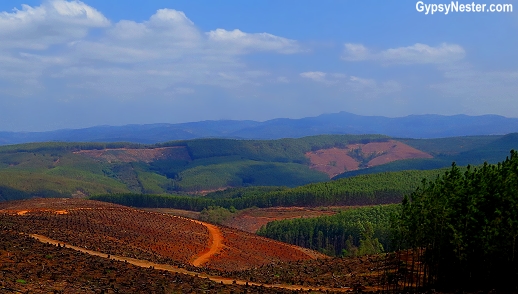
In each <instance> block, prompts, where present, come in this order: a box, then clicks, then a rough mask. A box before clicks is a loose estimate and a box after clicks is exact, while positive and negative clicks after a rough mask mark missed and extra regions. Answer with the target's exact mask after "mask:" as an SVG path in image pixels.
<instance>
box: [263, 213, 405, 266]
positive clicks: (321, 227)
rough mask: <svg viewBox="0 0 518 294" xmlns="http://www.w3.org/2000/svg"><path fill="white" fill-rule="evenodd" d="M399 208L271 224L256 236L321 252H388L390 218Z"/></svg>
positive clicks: (389, 245) (335, 254)
mask: <svg viewBox="0 0 518 294" xmlns="http://www.w3.org/2000/svg"><path fill="white" fill-rule="evenodd" d="M400 209H401V206H400V205H397V204H392V205H383V206H373V207H362V208H354V209H348V210H344V211H341V212H340V213H338V214H336V215H332V216H323V217H316V218H299V219H288V220H281V221H273V222H270V223H268V224H267V225H266V226H263V227H262V228H261V229H260V230H259V231H257V234H258V235H261V236H265V237H268V238H272V239H276V240H279V241H283V242H287V243H291V244H294V245H298V246H302V247H306V248H310V249H314V250H318V251H321V252H322V253H325V254H328V255H331V256H357V255H365V254H376V253H380V252H385V251H389V250H391V240H390V233H391V232H390V230H391V229H390V228H391V224H390V221H391V217H394V216H395V215H396V214H397V213H398V212H399V210H400Z"/></svg>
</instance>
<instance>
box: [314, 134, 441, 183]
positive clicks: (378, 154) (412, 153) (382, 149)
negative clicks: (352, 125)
mask: <svg viewBox="0 0 518 294" xmlns="http://www.w3.org/2000/svg"><path fill="white" fill-rule="evenodd" d="M355 149H360V150H361V153H362V154H363V157H364V158H368V157H370V156H374V158H373V159H371V160H370V161H369V162H368V163H367V167H373V166H376V165H381V164H385V163H389V162H392V161H396V160H402V159H414V158H432V156H431V155H430V154H428V153H425V152H423V151H420V150H417V149H415V148H413V147H410V146H408V145H406V144H404V143H402V142H399V141H395V140H389V141H387V142H372V143H367V144H349V145H347V148H345V149H338V148H330V149H321V150H317V151H314V152H307V153H306V157H308V158H309V160H310V162H311V164H310V168H311V169H315V170H318V171H321V172H324V173H326V174H328V175H329V178H332V177H334V176H336V175H339V174H341V173H343V172H346V171H353V170H357V169H359V168H360V162H359V161H358V160H357V159H355V158H353V157H351V156H349V152H350V151H352V150H355Z"/></svg>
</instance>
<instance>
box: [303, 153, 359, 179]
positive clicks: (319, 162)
mask: <svg viewBox="0 0 518 294" xmlns="http://www.w3.org/2000/svg"><path fill="white" fill-rule="evenodd" d="M348 152H349V149H338V148H330V149H321V150H317V151H314V152H307V153H306V157H308V158H309V160H310V162H311V165H310V166H309V168H311V169H315V170H318V171H321V172H324V173H326V174H328V175H329V178H332V177H334V176H336V175H339V174H341V173H343V172H346V171H351V170H357V169H358V166H359V165H360V163H359V162H358V161H356V159H354V158H352V157H351V156H349V155H348Z"/></svg>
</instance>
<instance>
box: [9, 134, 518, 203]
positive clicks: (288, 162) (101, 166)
mask: <svg viewBox="0 0 518 294" xmlns="http://www.w3.org/2000/svg"><path fill="white" fill-rule="evenodd" d="M517 137H518V135H517V134H510V135H506V136H479V137H459V138H445V139H431V140H417V139H405V140H403V141H404V142H405V143H407V144H409V145H412V146H414V147H417V148H419V149H422V150H424V151H427V152H430V153H432V154H435V155H436V156H437V157H436V158H434V159H416V160H405V161H398V162H393V163H389V164H386V165H382V166H378V167H374V168H370V169H365V170H359V171H355V172H350V173H346V174H343V175H341V176H353V175H358V174H362V173H375V172H383V171H397V170H409V169H417V170H418V169H434V168H440V167H447V166H449V165H450V164H451V162H452V161H457V162H458V163H459V165H463V164H467V163H481V160H482V161H483V160H487V159H488V158H489V159H490V160H488V161H490V162H496V161H499V160H501V159H503V158H505V156H506V155H507V154H508V152H509V150H510V149H512V148H515V149H518V138H517ZM386 139H387V137H385V136H380V135H358V136H356V135H322V136H313V137H306V138H300V139H281V140H270V141H261V140H225V139H198V140H190V141H175V142H169V143H164V144H159V145H153V146H143V145H136V144H128V143H109V144H106V143H55V142H51V143H34V144H22V145H13V146H2V147H0V186H2V187H4V188H12V189H15V190H21V191H25V192H28V193H29V194H30V195H38V193H40V194H43V195H47V194H48V195H50V194H53V193H54V194H59V195H63V196H64V195H70V194H71V193H75V192H76V191H82V192H83V193H86V194H90V195H93V194H104V193H114V192H121V193H122V192H134V193H154V194H162V193H177V192H182V191H185V192H188V191H196V190H210V189H216V188H222V187H229V186H232V187H234V186H235V187H239V186H259V185H270V186H288V187H295V186H300V185H304V184H308V183H313V182H321V181H325V180H326V177H325V175H324V174H321V173H319V172H316V171H312V170H310V169H309V168H308V167H307V164H308V160H307V158H306V157H305V156H304V153H305V152H308V151H311V150H318V149H322V148H331V147H344V146H346V145H347V144H348V143H353V142H364V143H365V142H368V141H369V140H386ZM164 146H185V147H186V148H187V151H188V153H189V156H190V160H187V159H181V160H180V159H178V160H158V161H155V162H151V163H143V162H140V163H138V162H132V163H123V162H118V163H117V162H114V163H109V162H107V161H102V160H96V159H93V158H88V157H86V156H82V155H79V154H74V153H73V151H78V150H92V149H103V148H123V147H124V148H152V147H164ZM477 146H479V147H477ZM463 150H467V151H465V152H462V153H460V154H457V155H451V154H448V152H450V153H452V152H459V151H463ZM4 190H5V189H4ZM4 194H5V193H4ZM4 198H5V197H4Z"/></svg>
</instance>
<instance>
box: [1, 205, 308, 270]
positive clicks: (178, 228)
mask: <svg viewBox="0 0 518 294" xmlns="http://www.w3.org/2000/svg"><path fill="white" fill-rule="evenodd" d="M0 216H3V217H7V218H8V219H9V220H10V221H12V222H15V223H16V224H17V225H18V227H19V229H20V230H21V231H23V232H25V233H31V234H38V235H43V236H47V237H49V238H51V239H54V240H58V241H61V242H65V243H68V244H72V245H74V246H78V247H82V248H85V249H93V250H96V251H101V252H104V253H106V254H119V255H124V256H126V257H131V258H140V259H146V260H150V261H159V262H162V263H163V262H167V263H170V264H173V265H177V266H184V267H185V266H189V265H191V266H193V265H199V266H206V267H208V268H212V269H217V270H238V269H246V268H251V267H257V266H261V265H263V264H268V263H272V262H286V261H296V260H308V259H312V258H314V256H312V255H309V254H307V253H305V251H304V250H303V249H301V248H298V247H295V246H291V245H288V244H284V243H281V242H277V241H273V240H269V239H266V238H263V237H258V236H255V235H253V234H249V233H245V232H242V231H237V230H233V229H229V228H218V227H216V226H213V225H209V224H205V223H202V222H199V221H193V220H190V219H186V218H180V217H173V216H170V215H164V214H158V213H153V212H146V211H141V210H135V209H131V208H128V207H124V206H120V205H113V204H108V203H103V202H97V201H91V200H83V199H56V198H52V199H33V200H26V201H15V202H4V203H1V204H0Z"/></svg>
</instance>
